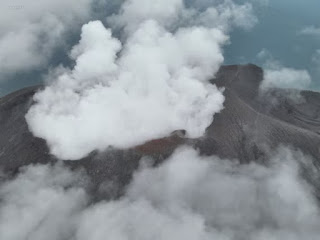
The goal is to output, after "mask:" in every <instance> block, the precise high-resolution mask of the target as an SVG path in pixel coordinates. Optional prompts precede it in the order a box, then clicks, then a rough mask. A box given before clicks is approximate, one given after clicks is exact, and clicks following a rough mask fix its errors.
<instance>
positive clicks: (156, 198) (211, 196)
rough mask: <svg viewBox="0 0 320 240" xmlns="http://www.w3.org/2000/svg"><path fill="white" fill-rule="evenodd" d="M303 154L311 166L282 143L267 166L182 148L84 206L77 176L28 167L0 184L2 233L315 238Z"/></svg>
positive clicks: (11, 238)
mask: <svg viewBox="0 0 320 240" xmlns="http://www.w3.org/2000/svg"><path fill="white" fill-rule="evenodd" d="M302 159H304V160H303V161H304V162H303V163H304V164H310V163H311V159H308V158H306V157H305V156H303V155H302V154H301V153H299V152H292V151H290V150H288V149H282V148H281V149H279V151H277V152H276V153H275V154H274V155H273V157H272V158H271V160H270V162H269V166H268V167H267V166H262V165H258V164H255V163H251V164H248V165H240V164H238V163H237V162H236V161H229V160H221V159H219V158H217V157H200V156H199V155H198V153H197V152H196V151H195V150H192V149H190V148H180V149H178V150H177V151H176V152H175V153H174V154H173V156H171V157H170V158H169V159H168V160H167V161H166V162H165V163H164V164H162V165H160V166H158V167H157V168H151V167H147V166H146V164H144V165H143V166H142V167H141V168H140V170H139V171H137V172H136V173H135V175H134V178H133V181H132V182H131V184H130V185H129V187H128V189H127V191H126V193H125V194H124V196H123V197H122V198H120V199H118V200H113V201H102V202H99V203H91V204H88V205H86V196H85V194H84V192H83V190H82V189H81V186H79V185H78V184H77V182H78V181H79V179H81V175H78V174H75V173H71V172H70V171H68V170H66V169H63V168H62V167H61V166H55V167H53V168H52V167H49V166H29V167H27V168H26V169H25V170H24V171H23V173H21V174H20V175H19V176H18V177H17V178H16V179H14V180H12V181H8V182H7V183H5V184H4V185H2V186H0V194H1V198H2V199H3V201H1V203H0V211H1V214H0V229H1V231H0V236H1V239H4V240H19V239H27V238H30V239H35V240H37V239H43V238H46V239H56V240H60V239H61V240H62V239H75V240H84V239H92V240H102V239H106V238H108V239H114V240H122V239H132V240H135V239H137V240H138V239H139V240H144V239H159V240H162V239H165V240H170V239H183V240H188V239H190V240H191V239H192V240H207V239H218V240H236V239H248V240H256V239H259V240H269V239H274V240H280V239H289V238H290V239H293V240H298V239H311V240H313V239H314V240H315V239H317V238H318V236H319V234H320V231H319V228H318V223H319V220H320V219H319V216H320V215H319V208H318V206H317V200H316V198H315V197H314V195H313V189H312V187H311V186H310V185H308V184H307V182H306V181H304V180H303V179H302V178H301V177H300V169H299V164H300V163H301V160H302ZM308 167H312V166H310V165H309V166H308ZM18 213H19V214H18ZM17 226H19V227H17Z"/></svg>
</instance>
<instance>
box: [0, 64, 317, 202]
mask: <svg viewBox="0 0 320 240" xmlns="http://www.w3.org/2000/svg"><path fill="white" fill-rule="evenodd" d="M262 79H263V71H262V69H261V68H259V67H257V66H255V65H250V64H249V65H232V66H223V67H222V68H221V69H220V71H219V72H218V73H217V75H216V77H215V78H214V79H212V83H214V84H216V85H217V86H219V87H221V88H224V95H225V97H226V100H225V103H224V109H223V110H222V111H221V112H220V113H219V114H216V115H215V116H214V120H213V122H212V124H211V125H210V126H209V127H208V128H207V131H206V134H205V136H203V137H202V138H201V139H187V138H185V137H184V131H183V130H179V131H176V132H174V133H173V134H172V135H171V136H168V137H167V138H164V139H155V140H152V141H150V142H148V143H146V144H144V145H141V146H137V147H136V148H133V149H127V150H116V149H107V150H106V151H105V152H99V153H98V152H93V153H91V154H90V155H89V156H88V157H86V158H85V159H81V160H78V161H64V164H66V165H67V166H68V167H70V168H71V169H78V168H81V169H84V170H85V171H86V172H87V174H88V175H89V177H90V178H91V182H92V184H91V186H90V190H91V191H93V193H94V195H96V197H101V196H100V195H103V197H108V196H106V195H110V189H109V191H108V193H100V192H99V191H97V190H98V189H101V188H100V186H101V184H103V183H105V182H106V181H112V182H113V183H115V184H114V185H115V186H117V187H116V188H115V189H114V190H113V191H111V192H112V193H111V195H112V196H119V194H120V195H121V193H122V191H123V187H124V186H125V185H126V184H127V183H128V182H129V181H130V179H131V177H132V173H133V172H134V170H136V169H137V168H138V166H139V161H140V159H141V158H142V157H143V156H152V157H153V158H154V159H155V164H157V163H159V162H161V161H163V160H164V159H165V158H166V157H167V156H169V155H170V154H171V153H172V152H173V151H174V149H175V148H177V147H178V146H179V145H183V144H187V145H191V146H193V147H194V148H197V149H199V152H200V154H203V155H217V156H219V157H221V158H228V159H239V161H240V162H241V163H248V162H251V161H257V162H264V161H266V159H268V155H269V153H270V152H271V151H272V150H273V149H275V148H277V147H278V146H281V145H284V146H290V147H291V148H294V149H299V150H300V151H302V152H303V153H304V154H306V155H310V156H311V157H312V159H314V163H315V164H316V165H318V163H320V162H319V160H320V159H319V146H320V135H319V133H320V94H319V93H315V92H310V91H302V92H301V93H300V95H301V97H300V100H299V101H297V99H293V98H292V97H290V94H288V90H280V89H272V90H270V91H268V94H261V93H260V92H259V86H260V83H261V81H262ZM39 88H41V87H40V86H35V87H29V88H25V89H22V90H19V91H17V92H14V93H12V94H9V95H7V96H5V97H3V98H1V99H0V132H1V136H0V168H1V170H2V172H3V173H5V175H6V176H8V175H9V176H10V175H15V174H16V173H18V172H19V169H20V168H21V167H22V166H25V165H29V164H46V163H55V162H57V161H58V160H57V159H55V158H54V156H52V155H50V153H49V149H48V147H47V146H46V143H45V141H44V140H42V139H39V138H35V137H33V135H32V134H31V133H30V132H29V130H28V126H27V123H26V121H25V114H26V113H27V111H28V109H29V108H30V106H31V105H32V103H33V100H32V97H33V95H34V93H35V92H36V91H37V90H38V89H39ZM292 91H293V90H290V92H292ZM310 159H311V158H310Z"/></svg>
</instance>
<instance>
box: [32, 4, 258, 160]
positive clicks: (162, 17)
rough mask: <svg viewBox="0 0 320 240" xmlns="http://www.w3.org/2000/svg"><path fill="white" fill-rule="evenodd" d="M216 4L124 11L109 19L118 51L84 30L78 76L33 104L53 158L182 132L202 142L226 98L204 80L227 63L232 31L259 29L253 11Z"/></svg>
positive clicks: (94, 29) (104, 33) (106, 35)
mask: <svg viewBox="0 0 320 240" xmlns="http://www.w3.org/2000/svg"><path fill="white" fill-rule="evenodd" d="M194 2H197V1H194ZM191 3H192V1H191ZM212 4H213V6H212V7H210V8H207V9H205V10H199V9H198V8H192V7H191V6H193V5H192V4H191V6H189V7H187V6H186V5H185V3H184V2H183V1H182V0H174V1H172V0H170V1H162V0H161V1H160V0H158V1H152V2H151V1H146V0H128V1H125V2H124V3H123V5H122V7H121V8H120V10H119V13H118V14H116V15H113V16H110V17H108V23H109V24H111V25H112V26H113V27H114V28H115V29H117V30H116V31H120V35H121V42H120V41H119V40H118V39H116V38H115V37H114V36H113V35H112V31H111V30H110V29H106V28H105V27H104V26H103V24H102V23H101V22H99V21H93V22H89V23H88V24H86V25H84V26H83V27H82V34H81V40H80V42H79V43H78V44H77V45H76V46H74V47H73V49H72V51H71V53H70V57H71V58H72V59H73V60H74V61H75V66H74V68H73V69H64V71H63V73H61V74H60V75H59V76H58V77H57V78H56V79H55V80H54V81H53V82H52V83H51V84H50V85H49V86H48V87H46V88H45V89H44V90H43V91H41V92H39V93H38V94H36V95H35V98H34V100H35V101H36V104H35V105H34V106H33V107H32V108H31V109H30V111H29V112H28V114H27V116H26V119H27V122H28V124H29V127H30V130H31V131H32V132H33V134H34V135H35V136H37V137H41V138H43V139H45V140H46V141H47V143H48V145H49V147H50V150H51V153H52V154H54V155H55V156H57V157H58V158H61V159H72V160H74V159H79V158H82V157H85V156H86V155H88V154H89V153H90V152H92V151H94V150H100V151H103V150H105V149H106V148H107V147H109V146H113V147H116V148H129V147H132V146H135V145H138V144H141V143H144V142H145V141H147V140H151V139H154V138H159V137H164V136H167V135H169V134H170V133H171V132H173V131H174V130H178V129H185V130H186V131H187V135H188V137H191V138H196V137H200V136H202V135H203V133H204V131H205V129H206V127H207V126H208V125H209V124H210V123H211V122H212V118H213V115H214V114H215V113H217V112H219V111H220V110H221V109H222V108H223V101H224V97H223V93H222V91H223V90H221V89H217V88H216V87H215V86H214V85H211V84H209V82H208V80H209V79H210V78H212V77H213V76H214V74H215V73H216V72H217V70H218V69H219V67H220V66H221V64H222V63H223V55H222V46H223V45H224V44H226V43H227V41H228V37H227V36H226V31H227V27H226V26H228V29H230V27H231V26H242V27H245V28H250V27H252V25H253V24H254V23H255V22H256V18H255V17H253V16H252V7H251V5H250V4H245V5H237V4H235V3H233V2H232V1H230V0H226V1H213V2H212ZM195 6H199V5H198V4H195ZM207 11H210V13H208V12H207ZM213 12H214V14H213ZM180 16H181V18H180ZM206 16H214V18H212V19H211V21H210V19H207V18H206ZM181 19H186V20H184V21H182V22H181ZM204 19H205V20H204ZM188 20H189V21H188ZM209 22H212V23H213V24H212V26H209V24H208V23H209ZM204 23H206V24H204ZM249 23H250V24H249Z"/></svg>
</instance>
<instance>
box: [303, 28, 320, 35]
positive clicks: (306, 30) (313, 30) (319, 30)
mask: <svg viewBox="0 0 320 240" xmlns="http://www.w3.org/2000/svg"><path fill="white" fill-rule="evenodd" d="M299 34H300V35H310V36H314V37H320V28H317V27H315V26H307V27H305V28H303V29H301V30H300V31H299Z"/></svg>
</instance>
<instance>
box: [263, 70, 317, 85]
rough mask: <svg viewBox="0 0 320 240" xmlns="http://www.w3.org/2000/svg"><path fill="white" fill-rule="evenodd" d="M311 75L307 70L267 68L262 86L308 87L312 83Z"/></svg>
mask: <svg viewBox="0 0 320 240" xmlns="http://www.w3.org/2000/svg"><path fill="white" fill-rule="evenodd" d="M311 81H312V80H311V76H310V74H309V72H308V71H307V70H300V69H294V68H286V67H283V68H279V69H265V70H264V80H263V82H262V84H261V87H262V88H264V89H267V88H294V89H307V88H308V87H309V86H310V84H311Z"/></svg>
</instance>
